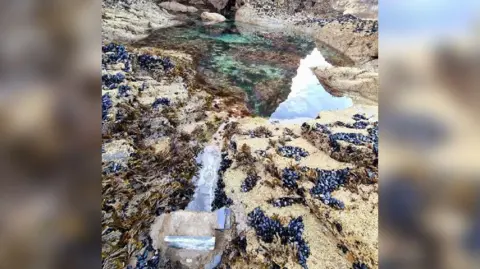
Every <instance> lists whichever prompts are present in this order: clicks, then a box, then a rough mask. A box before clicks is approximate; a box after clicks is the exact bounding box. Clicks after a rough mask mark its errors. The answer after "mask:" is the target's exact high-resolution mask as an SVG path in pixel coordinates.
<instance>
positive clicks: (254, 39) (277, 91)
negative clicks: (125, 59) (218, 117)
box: [136, 22, 352, 120]
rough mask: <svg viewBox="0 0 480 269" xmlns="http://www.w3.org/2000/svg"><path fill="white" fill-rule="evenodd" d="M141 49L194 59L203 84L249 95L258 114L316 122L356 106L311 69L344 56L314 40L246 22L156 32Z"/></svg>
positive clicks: (250, 105) (250, 104)
mask: <svg viewBox="0 0 480 269" xmlns="http://www.w3.org/2000/svg"><path fill="white" fill-rule="evenodd" d="M136 45H139V46H153V47H158V48H162V49H170V50H181V51H185V52H187V53H189V54H191V55H193V57H194V59H195V62H196V64H197V72H198V77H199V78H200V79H201V81H202V83H207V84H209V85H212V86H214V87H215V88H216V89H221V91H222V92H223V93H225V92H227V93H228V92H229V91H231V92H232V93H241V94H244V101H245V102H246V104H247V107H248V108H249V109H250V111H251V112H252V113H253V114H254V115H257V116H262V117H267V118H270V117H271V118H274V119H279V120H284V119H296V118H302V117H303V118H313V117H315V116H316V115H317V114H318V112H319V111H321V110H330V109H341V108H345V107H348V106H350V105H351V104H352V102H351V100H349V99H348V98H344V97H341V98H337V97H333V96H331V95H330V94H329V93H327V92H326V91H325V90H324V89H323V87H322V86H321V85H320V83H319V82H318V80H317V78H316V77H315V76H314V75H313V72H312V71H311V70H310V68H311V67H314V66H317V65H323V64H328V63H327V61H326V60H325V58H327V60H329V59H332V60H335V61H336V60H338V59H341V58H342V55H339V54H338V53H334V52H332V51H331V50H326V49H322V46H319V47H320V50H318V49H316V47H317V46H316V43H315V42H314V40H313V39H311V38H310V37H308V36H303V35H296V34H293V33H287V32H283V31H278V30H274V29H268V28H262V27H258V26H253V25H249V24H243V23H233V22H224V23H217V24H211V25H205V24H203V23H201V22H191V23H189V24H186V25H181V26H175V27H169V28H164V29H159V30H156V31H154V32H152V33H151V35H150V36H148V37H147V38H145V39H143V40H141V41H139V42H137V44H136ZM322 53H323V55H322ZM324 57H325V58H324Z"/></svg>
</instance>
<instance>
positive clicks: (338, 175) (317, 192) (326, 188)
mask: <svg viewBox="0 0 480 269" xmlns="http://www.w3.org/2000/svg"><path fill="white" fill-rule="evenodd" d="M316 170H317V171H316V172H317V175H318V176H317V180H316V182H315V186H314V187H313V188H312V189H311V190H310V193H311V194H312V196H313V197H315V198H319V199H320V201H322V202H323V203H325V204H326V205H329V206H331V207H334V208H338V209H344V208H345V205H344V204H343V202H342V201H340V200H338V199H335V198H333V197H332V192H333V191H334V190H337V189H338V188H339V187H340V186H342V185H344V184H345V183H346V182H347V178H348V175H349V171H350V169H348V168H345V169H339V170H322V169H316Z"/></svg>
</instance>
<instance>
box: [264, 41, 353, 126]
mask: <svg viewBox="0 0 480 269" xmlns="http://www.w3.org/2000/svg"><path fill="white" fill-rule="evenodd" d="M323 66H325V67H327V66H331V65H330V64H329V63H328V62H327V61H326V60H325V58H324V57H323V56H322V54H321V53H320V51H319V50H318V49H316V48H315V49H314V50H313V51H312V53H310V54H309V55H307V56H306V57H305V59H302V60H301V61H300V66H299V67H298V70H297V75H296V76H295V77H294V78H293V79H292V83H291V91H290V94H289V95H288V97H287V99H286V100H285V101H284V102H282V103H281V104H280V105H279V106H278V107H277V109H276V110H275V112H273V114H272V116H271V117H270V119H271V120H293V121H295V120H298V121H301V120H305V119H311V118H315V117H316V116H317V115H318V112H320V111H323V110H338V109H345V108H348V107H350V106H352V105H353V101H352V99H351V98H349V97H346V96H344V97H335V96H332V95H331V94H329V93H328V92H327V91H326V90H325V89H324V88H323V86H322V85H321V84H320V82H319V81H318V79H317V77H316V76H315V74H314V73H313V71H312V70H311V68H312V67H323Z"/></svg>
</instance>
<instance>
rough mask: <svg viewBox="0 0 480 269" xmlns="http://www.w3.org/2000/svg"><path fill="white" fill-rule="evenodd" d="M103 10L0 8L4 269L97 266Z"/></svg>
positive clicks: (20, 4) (78, 5)
mask: <svg viewBox="0 0 480 269" xmlns="http://www.w3.org/2000/svg"><path fill="white" fill-rule="evenodd" d="M100 9H101V2H100V1H93V0H75V1H74V0H3V1H0V171H1V175H0V268H100V266H101V260H100V252H101V246H100V244H101V240H100V233H101V230H100V229H101V226H100V210H99V205H100V202H101V200H100V199H101V197H100V195H101V185H100V180H101V179H100V178H101V177H100V171H101V168H100V167H101V157H100V154H101V149H100V143H101V137H100V126H101V123H100V121H101V118H100V101H99V100H100V87H101V81H100V75H101V71H100V63H101V49H100V48H101V29H100V14H101V12H100V11H101V10H100Z"/></svg>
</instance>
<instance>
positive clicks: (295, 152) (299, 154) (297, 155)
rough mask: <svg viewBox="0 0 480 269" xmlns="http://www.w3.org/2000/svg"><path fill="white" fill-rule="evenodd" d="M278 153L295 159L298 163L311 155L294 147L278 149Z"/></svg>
mask: <svg viewBox="0 0 480 269" xmlns="http://www.w3.org/2000/svg"><path fill="white" fill-rule="evenodd" d="M277 152H278V153H279V154H280V155H282V156H283V157H287V158H294V159H295V160H296V161H300V159H301V158H303V157H307V156H308V155H309V153H308V152H307V151H305V150H304V149H302V148H300V147H294V146H282V147H278V149H277Z"/></svg>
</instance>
